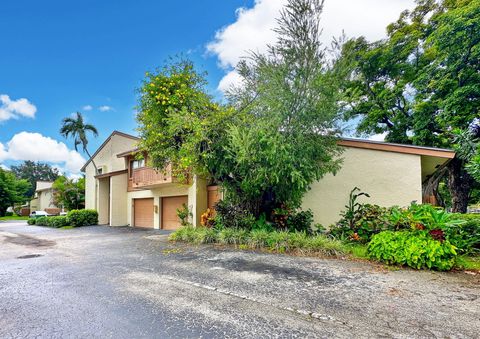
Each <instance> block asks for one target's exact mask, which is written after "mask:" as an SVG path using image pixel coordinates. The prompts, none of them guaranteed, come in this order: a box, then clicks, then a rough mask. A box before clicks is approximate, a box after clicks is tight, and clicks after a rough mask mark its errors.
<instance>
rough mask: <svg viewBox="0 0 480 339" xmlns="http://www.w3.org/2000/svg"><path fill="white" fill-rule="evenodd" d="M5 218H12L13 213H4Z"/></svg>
mask: <svg viewBox="0 0 480 339" xmlns="http://www.w3.org/2000/svg"><path fill="white" fill-rule="evenodd" d="M5 216H6V217H13V212H5Z"/></svg>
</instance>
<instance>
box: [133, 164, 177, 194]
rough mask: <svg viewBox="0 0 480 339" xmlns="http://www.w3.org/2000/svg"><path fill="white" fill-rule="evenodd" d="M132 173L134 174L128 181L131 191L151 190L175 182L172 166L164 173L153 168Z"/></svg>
mask: <svg viewBox="0 0 480 339" xmlns="http://www.w3.org/2000/svg"><path fill="white" fill-rule="evenodd" d="M131 171H132V173H131V176H130V178H129V180H128V188H129V189H130V190H135V189H150V188H155V187H159V186H161V185H165V184H172V183H174V182H175V180H174V178H173V176H172V167H171V165H169V166H167V167H166V168H165V170H162V171H157V170H155V169H153V168H151V167H141V168H136V169H132V170H131Z"/></svg>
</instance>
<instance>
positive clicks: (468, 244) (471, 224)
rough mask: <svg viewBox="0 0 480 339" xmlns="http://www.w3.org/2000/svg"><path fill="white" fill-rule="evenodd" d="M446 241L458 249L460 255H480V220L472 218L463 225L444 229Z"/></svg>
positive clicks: (454, 225) (452, 225) (449, 226)
mask: <svg viewBox="0 0 480 339" xmlns="http://www.w3.org/2000/svg"><path fill="white" fill-rule="evenodd" d="M444 232H445V239H447V240H448V241H450V243H452V244H453V245H454V246H455V247H457V248H458V252H459V253H460V254H468V255H471V254H478V253H480V219H478V218H470V219H469V220H466V221H464V222H463V223H461V224H451V225H448V226H447V227H445V228H444Z"/></svg>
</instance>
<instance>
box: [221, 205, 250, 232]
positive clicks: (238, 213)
mask: <svg viewBox="0 0 480 339" xmlns="http://www.w3.org/2000/svg"><path fill="white" fill-rule="evenodd" d="M215 210H216V211H217V219H218V222H219V223H220V224H221V225H223V227H226V228H242V229H247V230H250V229H252V227H254V225H255V223H256V220H255V217H254V216H253V215H252V214H251V213H250V212H248V211H247V210H245V209H243V208H242V207H241V206H239V205H237V204H235V203H232V202H230V201H226V200H220V201H219V202H218V203H217V204H216V206H215Z"/></svg>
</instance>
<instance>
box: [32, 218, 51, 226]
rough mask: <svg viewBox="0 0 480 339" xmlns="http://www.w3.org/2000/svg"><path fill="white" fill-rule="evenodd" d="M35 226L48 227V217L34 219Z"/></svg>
mask: <svg viewBox="0 0 480 339" xmlns="http://www.w3.org/2000/svg"><path fill="white" fill-rule="evenodd" d="M35 225H38V226H48V217H38V218H36V219H35Z"/></svg>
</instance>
